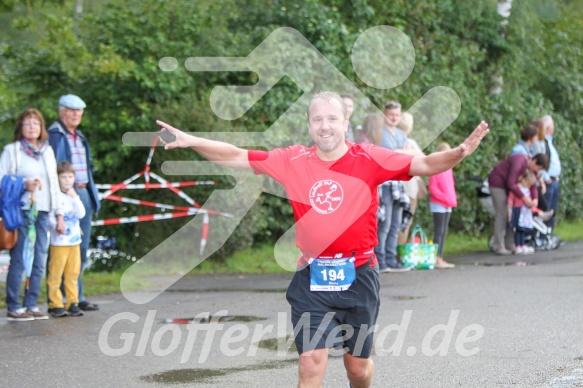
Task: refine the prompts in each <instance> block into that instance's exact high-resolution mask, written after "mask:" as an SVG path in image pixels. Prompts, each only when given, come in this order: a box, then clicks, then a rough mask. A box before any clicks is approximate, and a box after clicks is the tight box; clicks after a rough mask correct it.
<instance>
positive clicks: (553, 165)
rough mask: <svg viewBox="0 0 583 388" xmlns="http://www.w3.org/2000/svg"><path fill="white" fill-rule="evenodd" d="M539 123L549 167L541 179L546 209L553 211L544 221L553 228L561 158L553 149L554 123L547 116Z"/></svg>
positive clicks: (557, 199)
mask: <svg viewBox="0 0 583 388" xmlns="http://www.w3.org/2000/svg"><path fill="white" fill-rule="evenodd" d="M541 121H542V122H543V124H544V127H545V131H546V136H545V140H546V145H547V147H548V154H549V167H548V169H546V171H545V172H543V179H544V181H545V185H546V192H545V200H546V202H547V207H548V209H546V210H549V211H550V210H553V212H554V214H553V216H552V217H551V218H550V219H549V220H548V221H545V224H547V226H549V227H551V228H554V227H555V219H556V217H557V212H558V211H559V194H560V182H559V181H560V177H561V158H560V157H559V153H558V152H557V149H556V147H555V122H554V121H553V118H552V117H551V116H549V115H546V116H543V117H542V118H541Z"/></svg>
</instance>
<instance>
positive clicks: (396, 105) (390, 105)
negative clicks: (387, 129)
mask: <svg viewBox="0 0 583 388" xmlns="http://www.w3.org/2000/svg"><path fill="white" fill-rule="evenodd" d="M387 109H401V103H400V102H399V101H395V100H389V101H387V102H386V103H385V109H384V110H387Z"/></svg>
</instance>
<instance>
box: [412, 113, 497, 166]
mask: <svg viewBox="0 0 583 388" xmlns="http://www.w3.org/2000/svg"><path fill="white" fill-rule="evenodd" d="M488 132H489V129H488V124H487V123H486V122H484V121H482V122H481V123H480V124H479V125H478V126H477V127H476V129H474V131H473V132H472V133H471V134H470V136H468V137H467V139H466V140H465V141H464V142H463V143H462V144H460V145H459V146H457V147H456V148H454V149H451V150H449V151H444V152H436V153H433V154H430V155H427V156H415V157H414V158H413V160H412V161H411V169H410V170H409V175H411V176H430V175H435V174H439V173H441V172H444V171H446V170H449V169H450V168H452V167H454V166H455V165H457V164H458V163H459V162H461V161H462V160H463V159H464V158H465V157H466V156H469V155H471V154H472V153H473V152H474V151H475V150H476V148H478V146H479V145H480V142H481V141H482V139H483V138H484V136H486V134H487V133H488Z"/></svg>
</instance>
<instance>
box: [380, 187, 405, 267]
mask: <svg viewBox="0 0 583 388" xmlns="http://www.w3.org/2000/svg"><path fill="white" fill-rule="evenodd" d="M381 201H382V202H383V203H384V204H385V219H384V221H379V225H378V230H377V237H378V240H379V243H378V245H377V246H376V247H375V248H374V252H375V254H376V256H377V258H378V261H379V268H380V269H383V268H386V267H387V266H389V265H395V264H396V263H397V242H398V239H399V228H400V226H401V219H402V218H403V208H402V207H401V204H400V203H399V200H398V198H393V195H392V193H391V189H390V187H387V186H383V187H382V188H381Z"/></svg>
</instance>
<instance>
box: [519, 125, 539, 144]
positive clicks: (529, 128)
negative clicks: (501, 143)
mask: <svg viewBox="0 0 583 388" xmlns="http://www.w3.org/2000/svg"><path fill="white" fill-rule="evenodd" d="M535 136H538V129H537V128H535V126H534V125H531V124H528V125H525V126H524V127H522V129H521V130H520V138H521V139H522V140H524V141H529V140H530V139H532V138H533V137H535Z"/></svg>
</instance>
